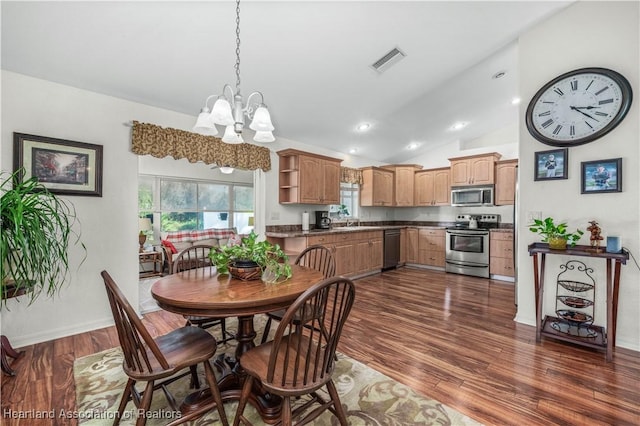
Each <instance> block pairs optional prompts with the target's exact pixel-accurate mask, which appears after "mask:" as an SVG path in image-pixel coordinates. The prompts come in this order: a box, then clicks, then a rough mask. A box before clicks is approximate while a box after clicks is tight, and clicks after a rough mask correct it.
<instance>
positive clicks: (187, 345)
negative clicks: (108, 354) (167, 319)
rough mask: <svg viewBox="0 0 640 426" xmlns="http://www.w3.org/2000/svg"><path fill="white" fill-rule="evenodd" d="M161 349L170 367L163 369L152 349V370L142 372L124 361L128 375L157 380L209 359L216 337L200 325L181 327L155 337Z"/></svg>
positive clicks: (214, 351) (150, 357) (150, 358)
mask: <svg viewBox="0 0 640 426" xmlns="http://www.w3.org/2000/svg"><path fill="white" fill-rule="evenodd" d="M154 341H155V342H156V344H157V345H158V347H159V348H160V351H161V352H162V353H163V354H164V356H165V358H166V360H167V362H168V363H169V368H168V369H163V368H162V366H161V365H160V364H159V363H158V361H157V359H156V357H155V356H153V354H151V352H150V351H147V352H148V353H149V356H148V358H149V361H150V363H151V371H152V372H153V373H151V374H150V373H149V371H143V372H140V371H139V370H136V369H135V368H132V367H129V366H127V363H126V362H124V363H123V368H124V370H125V372H126V374H127V375H129V376H130V377H131V378H133V379H136V380H155V379H161V378H164V377H169V376H172V375H174V374H175V373H176V372H178V371H180V370H182V369H184V368H187V367H189V366H191V365H195V364H198V363H200V362H203V361H205V360H208V359H209V358H211V357H212V356H213V355H214V354H215V353H216V339H215V337H213V336H212V335H211V334H209V333H208V332H207V331H206V330H204V329H202V328H199V327H181V328H178V329H176V330H173V331H171V332H169V333H168V334H165V335H163V336H160V337H156V338H155V339H154Z"/></svg>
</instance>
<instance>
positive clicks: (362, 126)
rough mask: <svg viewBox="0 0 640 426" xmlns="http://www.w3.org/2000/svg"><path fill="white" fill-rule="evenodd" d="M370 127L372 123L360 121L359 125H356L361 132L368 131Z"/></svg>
mask: <svg viewBox="0 0 640 426" xmlns="http://www.w3.org/2000/svg"><path fill="white" fill-rule="evenodd" d="M369 128H371V124H369V123H360V124H358V127H356V130H358V131H359V132H366V131H367V130H369Z"/></svg>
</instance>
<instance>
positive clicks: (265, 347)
mask: <svg viewBox="0 0 640 426" xmlns="http://www.w3.org/2000/svg"><path fill="white" fill-rule="evenodd" d="M272 346H273V341H270V342H267V343H264V344H262V345H259V346H256V347H255V348H253V349H251V350H250V351H248V352H245V353H244V354H243V355H242V357H241V358H240V365H241V366H242V368H244V369H245V370H246V371H247V372H248V373H249V374H251V375H252V376H254V377H258V378H259V380H260V381H261V382H262V386H264V387H265V389H267V391H275V392H277V393H278V395H291V396H296V395H304V394H307V393H309V392H310V391H313V390H316V389H318V388H320V387H321V386H323V385H324V384H326V383H327V382H328V381H329V380H331V374H324V375H322V374H318V376H317V378H316V380H315V381H313V380H311V378H312V376H313V373H310V372H308V371H307V372H306V373H305V370H304V369H303V368H301V369H299V370H297V371H296V369H293V368H289V369H288V370H287V377H286V378H285V381H284V385H282V383H283V381H282V379H283V377H282V376H283V372H282V369H278V368H276V370H275V371H274V376H273V382H272V383H267V380H266V378H267V371H268V369H269V364H268V360H269V356H270V354H271V349H272ZM293 347H295V348H300V351H299V352H294V351H292V350H291V348H293ZM308 348H309V338H308V337H306V336H302V337H301V338H297V336H295V335H293V336H292V335H288V336H284V337H283V338H282V343H281V345H280V346H279V351H278V355H277V359H278V360H279V362H276V364H281V363H282V361H280V360H283V359H285V358H284V357H286V356H287V353H286V352H287V350H288V351H289V354H288V357H289V358H288V365H290V366H292V365H295V364H296V361H295V359H296V358H298V360H299V364H300V365H304V364H305V363H306V361H305V358H306V354H307V352H310V359H312V360H315V358H316V355H318V354H319V355H320V356H321V357H324V354H325V353H326V352H325V351H324V350H320V351H318V350H317V349H318V347H317V345H314V344H312V345H311V350H310V351H308V350H307V349H308ZM318 361H319V363H318V364H317V365H325V360H324V359H322V358H321V359H319V360H318ZM329 362H335V360H334V358H333V357H331V359H330V360H329ZM305 375H306V377H305Z"/></svg>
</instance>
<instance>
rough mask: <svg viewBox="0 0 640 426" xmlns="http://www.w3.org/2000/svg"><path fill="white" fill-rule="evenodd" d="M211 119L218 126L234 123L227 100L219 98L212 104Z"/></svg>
mask: <svg viewBox="0 0 640 426" xmlns="http://www.w3.org/2000/svg"><path fill="white" fill-rule="evenodd" d="M211 121H213V122H214V123H215V124H219V125H220V126H231V125H233V123H235V121H234V119H233V115H232V114H231V104H230V103H229V101H228V100H226V99H225V98H219V99H218V100H217V101H216V103H215V104H213V110H212V111H211Z"/></svg>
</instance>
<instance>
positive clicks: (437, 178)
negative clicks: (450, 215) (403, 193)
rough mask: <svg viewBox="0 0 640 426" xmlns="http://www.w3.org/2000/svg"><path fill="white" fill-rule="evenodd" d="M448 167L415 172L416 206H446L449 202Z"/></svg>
mask: <svg viewBox="0 0 640 426" xmlns="http://www.w3.org/2000/svg"><path fill="white" fill-rule="evenodd" d="M450 175H451V173H450V170H449V167H443V168H439V169H428V170H420V171H418V172H416V173H415V176H414V178H415V205H416V206H448V205H449V204H451V183H450Z"/></svg>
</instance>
